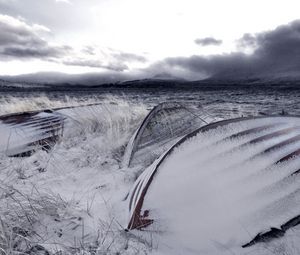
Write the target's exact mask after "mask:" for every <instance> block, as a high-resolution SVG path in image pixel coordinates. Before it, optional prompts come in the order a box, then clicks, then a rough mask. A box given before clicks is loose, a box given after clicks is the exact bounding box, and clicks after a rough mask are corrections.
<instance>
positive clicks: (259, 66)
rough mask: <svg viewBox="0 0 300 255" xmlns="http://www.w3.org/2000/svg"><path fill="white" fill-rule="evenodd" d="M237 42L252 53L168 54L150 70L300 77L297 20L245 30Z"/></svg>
mask: <svg viewBox="0 0 300 255" xmlns="http://www.w3.org/2000/svg"><path fill="white" fill-rule="evenodd" d="M239 45H240V46H241V45H242V46H244V47H253V48H254V49H253V53H251V54H245V53H242V52H234V53H230V54H223V55H213V56H208V57H203V56H197V55H194V56H191V57H177V58H167V59H165V60H163V61H160V62H158V63H156V64H154V65H153V66H151V68H150V70H151V72H152V73H153V72H158V71H160V70H164V71H165V72H169V73H176V72H179V71H180V72H182V73H183V75H184V74H185V75H186V77H185V78H191V79H197V78H198V79H200V78H205V77H216V78H231V79H234V78H239V79H240V78H250V77H273V78H274V77H282V76H291V75H295V76H298V77H300V21H299V20H297V21H294V22H292V23H290V24H288V25H282V26H279V27H277V28H276V29H275V30H272V31H267V32H263V33H258V34H254V35H250V34H245V35H244V36H243V37H242V38H241V39H240V40H239Z"/></svg>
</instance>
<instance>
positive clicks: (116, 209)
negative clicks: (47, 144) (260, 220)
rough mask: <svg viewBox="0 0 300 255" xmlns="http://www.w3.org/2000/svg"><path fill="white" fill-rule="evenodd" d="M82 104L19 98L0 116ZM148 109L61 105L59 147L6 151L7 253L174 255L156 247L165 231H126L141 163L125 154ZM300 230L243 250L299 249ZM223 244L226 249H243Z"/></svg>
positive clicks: (260, 254)
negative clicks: (125, 160)
mask: <svg viewBox="0 0 300 255" xmlns="http://www.w3.org/2000/svg"><path fill="white" fill-rule="evenodd" d="M96 101H97V100H96V99H95V100H94V99H90V100H89V101H86V103H93V102H96ZM81 103H82V102H78V101H76V100H73V99H66V101H61V100H57V101H55V100H49V99H48V98H47V97H45V98H43V97H40V98H38V99H35V100H32V99H28V100H25V99H24V101H21V102H20V101H18V100H17V99H16V100H15V101H8V102H7V104H2V103H1V108H0V114H4V113H10V112H14V111H23V110H34V109H40V108H49V107H61V106H66V105H76V104H81ZM2 106H3V107H2ZM147 111H148V110H147V106H146V105H144V104H142V103H133V102H127V101H124V100H120V99H119V98H107V99H106V100H104V101H103V104H101V105H97V106H91V107H85V108H76V109H73V110H72V109H69V110H61V111H60V112H61V113H62V114H64V115H67V116H68V118H69V119H70V120H71V121H70V122H68V123H67V124H66V129H65V130H64V136H63V138H62V139H61V140H60V141H59V143H57V144H56V145H55V147H54V148H53V150H52V151H51V152H49V153H46V152H45V151H37V152H36V153H35V154H34V155H32V156H31V157H29V158H8V157H6V156H4V155H0V254H1V255H2V254H24V253H27V254H28V253H29V254H47V252H50V253H51V254H87V255H91V254H93V255H94V254H153V255H158V254H159V255H162V254H166V253H168V254H174V250H172V247H168V248H169V249H168V250H164V251H158V250H156V247H157V246H156V245H155V243H157V242H159V241H160V235H161V233H151V238H153V239H155V238H156V240H155V241H154V240H153V242H152V241H151V242H149V239H143V238H142V236H140V235H139V233H138V231H133V232H129V233H128V232H125V231H124V229H123V227H124V226H126V222H123V219H124V218H125V219H126V216H127V212H126V211H124V210H125V209H126V207H123V204H124V201H123V200H124V197H125V196H126V194H127V192H128V191H129V190H130V188H131V187H132V184H133V183H134V180H135V178H136V175H137V173H138V172H139V170H140V169H123V168H122V166H121V159H122V155H123V151H124V149H125V146H126V144H127V142H128V140H129V138H130V136H131V135H132V133H133V132H134V131H135V129H136V128H137V127H138V125H139V123H140V122H141V121H142V120H143V118H144V116H145V115H146V114H147ZM124 208H125V209H124ZM197 231H198V232H196V233H190V234H191V235H192V236H193V237H194V238H197V237H199V236H201V235H202V234H201V229H198V230H197ZM299 233H300V230H299V228H295V229H293V230H289V231H288V232H287V234H286V235H285V236H284V237H283V238H281V239H279V240H274V241H272V242H270V243H266V244H259V245H255V246H254V247H251V248H249V249H246V250H245V252H244V253H243V254H251V255H252V254H255V255H269V254H276V255H296V254H297V255H298V254H300V247H299V243H300V237H299V236H300V234H299ZM152 234H153V236H152ZM155 234H157V236H156V237H155ZM151 238H150V240H151ZM146 240H147V241H146ZM223 248H224V249H223V252H222V253H221V254H222V255H225V254H226V255H227V254H235V255H240V254H236V253H234V251H233V250H231V249H230V248H227V247H223ZM186 252H188V251H182V252H181V254H187V253H186ZM189 252H191V251H189Z"/></svg>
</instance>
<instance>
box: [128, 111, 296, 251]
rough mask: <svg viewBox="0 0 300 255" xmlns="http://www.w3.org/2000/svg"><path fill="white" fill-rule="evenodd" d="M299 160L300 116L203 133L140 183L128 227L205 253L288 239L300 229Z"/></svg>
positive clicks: (231, 123)
mask: <svg viewBox="0 0 300 255" xmlns="http://www.w3.org/2000/svg"><path fill="white" fill-rule="evenodd" d="M299 156H300V117H298V116H262V117H245V118H237V119H229V120H224V121H219V122H215V123H211V124H208V125H205V126H202V127H200V128H199V129H197V130H195V131H193V132H191V133H189V134H188V135H186V136H185V137H183V138H182V139H180V140H179V141H178V142H177V143H176V144H175V145H173V146H172V147H171V148H170V149H169V150H167V151H166V152H165V153H163V154H162V155H161V156H160V158H159V159H157V160H156V161H155V162H154V163H153V164H152V165H150V166H149V167H148V168H146V170H145V171H144V172H143V173H142V174H141V175H140V176H139V178H138V179H137V180H136V182H135V184H134V186H133V187H132V189H131V191H130V193H129V196H128V198H127V202H128V224H127V226H126V227H127V229H128V230H134V229H139V230H144V231H143V232H144V233H152V234H153V233H159V236H160V238H159V239H160V242H161V243H162V244H163V245H166V246H169V247H173V248H174V247H180V248H183V247H184V248H187V249H188V250H190V251H193V252H194V253H199V252H204V253H203V254H208V252H212V251H215V249H216V247H217V246H218V247H220V246H222V247H223V248H224V247H226V249H228V250H230V249H231V247H236V246H239V247H248V246H251V245H253V244H256V243H257V242H262V241H268V240H269V239H272V238H274V237H279V236H283V235H284V234H285V232H286V231H287V230H288V229H290V228H292V227H294V226H296V225H298V224H299V223H300V217H299V215H300V188H299V185H300V174H299V173H300V157H299ZM148 236H150V234H149V235H148ZM174 249H175V248H174ZM209 254H213V253H209Z"/></svg>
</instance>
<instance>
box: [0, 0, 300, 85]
mask: <svg viewBox="0 0 300 255" xmlns="http://www.w3.org/2000/svg"><path fill="white" fill-rule="evenodd" d="M299 10H300V1H299V0H285V1H261V0H251V1H245V0H226V1H224V0H209V1H208V0H206V1H204V0H184V1H183V0H182V1H179V0H0V75H18V74H27V73H35V72H63V73H70V74H84V73H100V74H102V75H103V76H105V75H106V76H107V75H108V74H109V75H110V77H111V76H112V75H113V76H114V77H117V78H118V77H153V76H154V77H164V76H165V77H167V76H172V77H178V78H185V79H192V80H195V79H202V78H206V77H211V76H216V77H232V76H239V77H251V76H259V75H273V74H277V75H278V74H283V75H298V74H299V71H298V70H300V21H298V19H300V14H299ZM117 78H116V79H117Z"/></svg>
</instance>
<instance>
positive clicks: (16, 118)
mask: <svg viewBox="0 0 300 255" xmlns="http://www.w3.org/2000/svg"><path fill="white" fill-rule="evenodd" d="M98 105H99V104H98V103H96V104H88V105H79V106H71V107H61V108H53V109H45V110H38V111H27V112H20V113H12V114H7V115H2V116H0V135H1V140H0V153H3V154H5V155H6V156H9V157H27V156H30V155H32V154H33V153H34V152H35V151H37V150H45V151H50V150H51V149H52V148H53V146H54V145H55V144H56V143H57V142H58V141H59V140H60V139H61V138H62V136H63V135H64V132H65V130H66V128H68V127H71V126H74V125H76V124H77V122H78V121H77V120H76V118H77V115H78V114H82V115H89V114H96V113H97V112H96V110H95V109H96V108H95V107H97V106H98Z"/></svg>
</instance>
